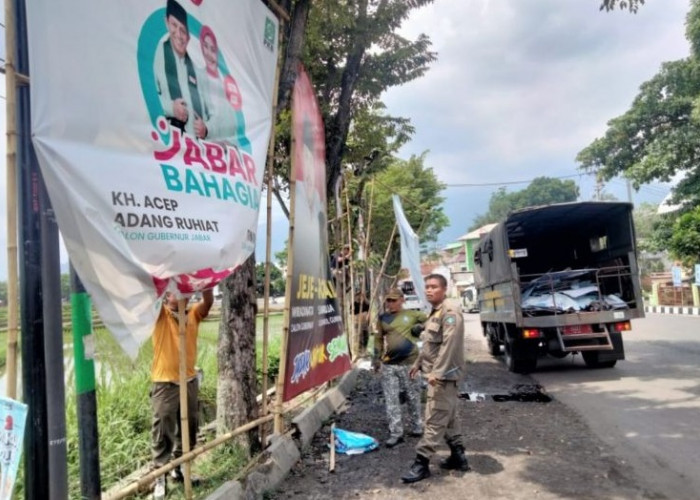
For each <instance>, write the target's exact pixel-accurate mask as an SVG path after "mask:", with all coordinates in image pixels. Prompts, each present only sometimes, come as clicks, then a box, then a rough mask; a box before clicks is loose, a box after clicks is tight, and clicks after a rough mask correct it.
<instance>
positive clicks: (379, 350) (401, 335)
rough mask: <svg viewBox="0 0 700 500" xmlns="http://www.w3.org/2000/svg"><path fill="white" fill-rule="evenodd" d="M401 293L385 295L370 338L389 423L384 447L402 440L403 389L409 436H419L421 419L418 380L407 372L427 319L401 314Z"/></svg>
mask: <svg viewBox="0 0 700 500" xmlns="http://www.w3.org/2000/svg"><path fill="white" fill-rule="evenodd" d="M403 303H404V297H403V292H402V291H401V289H399V288H392V289H391V290H389V292H388V293H387V294H386V299H385V302H384V304H385V312H384V314H380V315H379V320H378V321H377V333H376V334H375V336H374V363H373V364H374V370H375V371H381V376H382V389H383V391H384V401H385V402H386V416H387V420H389V439H387V440H386V442H385V445H386V446H387V448H391V447H393V446H396V445H397V444H399V443H401V442H402V441H403V423H402V421H401V404H400V401H399V393H400V392H401V390H402V389H403V390H404V391H405V393H406V396H407V399H408V407H409V414H410V417H411V421H412V422H411V425H412V426H411V431H410V432H409V435H411V436H422V435H423V422H422V419H421V404H420V391H421V385H420V379H418V378H415V379H412V378H411V377H409V375H408V369H409V368H410V366H411V365H412V364H413V363H414V362H415V360H416V359H417V358H418V347H417V346H416V342H417V341H418V336H419V335H420V332H421V330H422V329H423V325H422V324H423V323H424V322H425V321H426V319H427V318H428V317H427V316H426V314H425V313H422V312H420V311H404V310H403Z"/></svg>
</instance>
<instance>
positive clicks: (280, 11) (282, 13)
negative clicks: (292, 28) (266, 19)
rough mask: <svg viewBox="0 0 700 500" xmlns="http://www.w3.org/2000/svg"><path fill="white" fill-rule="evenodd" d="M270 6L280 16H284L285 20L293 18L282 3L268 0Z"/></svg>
mask: <svg viewBox="0 0 700 500" xmlns="http://www.w3.org/2000/svg"><path fill="white" fill-rule="evenodd" d="M267 3H268V6H269V7H270V9H272V10H273V11H274V12H275V14H277V16H278V17H280V18H282V19H283V20H284V21H287V22H289V21H290V20H291V18H290V17H289V12H287V11H286V10H284V9H283V8H282V6H281V5H280V4H278V3H277V2H275V1H274V0H267Z"/></svg>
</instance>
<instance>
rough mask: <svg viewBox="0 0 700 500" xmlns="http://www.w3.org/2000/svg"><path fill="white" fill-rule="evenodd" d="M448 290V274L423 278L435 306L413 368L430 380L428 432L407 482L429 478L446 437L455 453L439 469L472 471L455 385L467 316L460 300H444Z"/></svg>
mask: <svg viewBox="0 0 700 500" xmlns="http://www.w3.org/2000/svg"><path fill="white" fill-rule="evenodd" d="M446 292H447V280H446V279H445V277H444V276H442V275H441V274H430V275H428V276H427V277H426V278H425V293H426V295H427V297H428V302H430V304H431V305H432V306H433V310H432V311H431V313H430V316H429V317H428V321H427V323H426V324H425V330H424V331H423V335H422V339H423V348H422V349H421V352H420V355H419V356H418V359H417V360H416V362H415V363H414V364H413V366H412V367H411V372H410V374H411V377H415V376H416V374H417V373H418V372H422V373H423V375H424V376H425V377H426V378H427V380H428V398H427V402H426V406H425V424H424V426H425V433H424V434H423V437H422V438H421V440H420V441H419V442H418V445H417V446H416V459H415V461H414V462H413V465H412V466H411V470H409V471H408V473H407V474H405V475H404V476H402V477H401V479H402V480H403V481H404V482H405V483H415V482H416V481H421V480H422V479H425V478H427V477H429V476H430V467H429V464H430V458H431V457H432V456H433V455H434V454H435V449H436V448H437V447H438V446H439V445H440V442H441V441H442V439H443V438H444V439H445V441H446V442H447V445H448V446H449V447H450V452H451V453H450V456H449V457H448V458H446V459H445V460H443V461H442V462H441V463H440V467H442V468H443V469H453V470H461V471H467V470H469V463H468V462H467V457H466V456H465V455H464V443H463V441H462V432H461V429H460V425H459V416H458V412H457V404H458V396H459V392H458V388H457V384H458V382H459V381H460V380H461V378H462V374H463V370H464V318H463V317H462V311H461V309H460V306H459V304H458V303H453V302H452V301H446V300H445V294H446Z"/></svg>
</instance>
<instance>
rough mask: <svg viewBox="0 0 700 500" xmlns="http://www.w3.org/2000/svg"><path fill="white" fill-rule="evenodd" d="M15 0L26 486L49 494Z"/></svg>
mask: <svg viewBox="0 0 700 500" xmlns="http://www.w3.org/2000/svg"><path fill="white" fill-rule="evenodd" d="M5 1H11V2H14V11H15V18H14V19H11V20H10V19H5V22H14V26H15V28H16V33H17V38H16V40H17V45H16V54H15V55H16V58H15V61H16V63H17V68H16V69H17V73H18V75H17V77H18V81H19V82H22V83H25V85H21V86H19V88H18V89H17V168H18V171H19V191H18V193H17V195H18V199H19V218H20V221H21V223H20V224H19V241H20V247H21V252H20V266H19V269H20V288H21V301H20V303H21V311H22V317H21V332H22V342H21V349H22V382H23V383H22V386H23V389H24V391H23V392H24V398H23V399H24V402H25V403H26V404H27V406H28V407H29V408H28V414H27V428H26V435H25V441H24V487H25V498H26V499H28V500H44V499H46V498H50V496H49V484H50V483H51V477H50V476H49V457H48V455H49V452H48V432H47V426H48V424H47V403H46V371H45V362H44V318H43V297H42V288H41V285H42V282H41V200H40V198H41V192H40V191H41V188H40V186H41V172H40V171H39V163H38V161H37V158H36V154H35V152H34V148H33V146H32V140H31V123H30V103H29V86H28V85H27V84H28V83H29V78H28V76H27V75H29V56H28V45H27V14H26V10H25V0H5Z"/></svg>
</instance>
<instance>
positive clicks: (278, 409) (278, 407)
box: [274, 127, 297, 434]
mask: <svg viewBox="0 0 700 500" xmlns="http://www.w3.org/2000/svg"><path fill="white" fill-rule="evenodd" d="M296 141H297V137H296V134H295V133H294V127H292V151H293V150H294V147H295V144H296ZM294 167H295V160H294V155H292V164H291V167H290V172H289V174H290V175H289V239H288V240H287V276H286V278H287V286H286V288H285V293H284V320H283V323H282V343H281V345H280V361H279V372H278V374H277V391H276V394H275V425H274V429H275V433H277V434H282V433H283V431H284V415H283V413H282V409H283V402H282V400H283V399H284V379H285V374H286V371H287V349H288V348H289V318H290V317H291V315H290V304H291V302H292V278H293V271H294V269H293V267H294V265H293V263H294V224H295V216H296V180H295V178H294Z"/></svg>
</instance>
